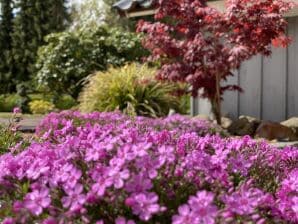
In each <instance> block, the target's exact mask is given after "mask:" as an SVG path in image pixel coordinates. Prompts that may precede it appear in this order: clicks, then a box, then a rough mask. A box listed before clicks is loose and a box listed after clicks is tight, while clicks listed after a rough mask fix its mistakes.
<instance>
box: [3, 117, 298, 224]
mask: <svg viewBox="0 0 298 224" xmlns="http://www.w3.org/2000/svg"><path fill="white" fill-rule="evenodd" d="M210 131H211V132H214V131H216V127H215V126H213V125H211V124H209V123H207V122H205V121H200V120H197V121H194V120H191V119H188V118H186V117H181V116H177V115H176V116H172V117H169V118H165V119H155V120H154V119H149V118H143V117H137V118H129V117H127V116H124V115H122V114H120V113H91V114H85V115H83V114H80V113H78V112H63V113H60V114H55V113H53V114H50V115H49V116H48V117H47V118H45V119H44V121H43V122H42V123H41V124H40V126H39V127H38V129H37V134H38V135H39V136H40V141H39V142H33V143H32V144H31V145H30V146H29V147H28V148H26V150H24V151H21V152H18V153H17V154H16V155H12V154H10V153H8V154H4V155H2V156H1V157H0V170H1V173H0V204H1V210H0V219H1V218H3V219H5V220H4V221H3V223H6V224H8V223H45V224H52V223H53V224H54V223H98V224H100V223H108V224H109V223H116V224H133V223H174V224H187V223H191V224H196V223H208V224H212V223H235V222H236V221H237V222H239V223H248V222H253V223H259V224H260V223H297V222H298V215H297V214H298V150H296V149H294V148H285V149H284V150H278V149H275V148H272V147H270V146H268V145H267V144H265V143H257V142H255V141H254V140H252V139H250V138H249V137H244V138H242V139H229V138H222V137H220V136H219V135H210V134H209V133H210ZM16 150H17V149H16Z"/></svg>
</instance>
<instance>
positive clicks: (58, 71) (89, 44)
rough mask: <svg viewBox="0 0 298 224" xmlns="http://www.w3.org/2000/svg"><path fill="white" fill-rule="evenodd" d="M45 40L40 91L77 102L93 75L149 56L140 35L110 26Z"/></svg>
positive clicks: (39, 63) (39, 69)
mask: <svg viewBox="0 0 298 224" xmlns="http://www.w3.org/2000/svg"><path fill="white" fill-rule="evenodd" d="M45 40H46V45H45V46H43V47H41V48H40V49H39V53H38V58H37V64H36V66H37V76H36V79H37V82H38V85H39V89H40V90H43V91H45V92H51V93H56V94H58V95H61V94H69V95H71V96H72V97H73V98H75V99H76V98H77V96H78V94H79V92H80V91H81V88H82V81H83V79H84V78H86V77H87V76H88V75H89V74H91V73H93V72H95V71H104V70H106V69H107V66H108V65H113V66H121V65H123V64H124V63H126V62H131V61H137V60H140V58H141V57H143V56H144V55H145V54H146V50H144V49H143V48H142V45H141V42H140V37H139V35H137V34H135V33H130V32H124V31H123V30H120V29H118V28H112V29H110V28H108V27H107V26H97V27H92V28H90V29H79V30H75V31H65V32H62V33H54V34H50V35H49V36H47V37H46V39H45Z"/></svg>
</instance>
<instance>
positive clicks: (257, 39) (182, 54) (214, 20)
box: [138, 0, 293, 123]
mask: <svg viewBox="0 0 298 224" xmlns="http://www.w3.org/2000/svg"><path fill="white" fill-rule="evenodd" d="M206 2H207V1H206V0H180V1H171V0H160V1H159V8H158V12H157V13H156V15H155V18H156V19H157V20H162V19H165V18H166V20H163V21H162V22H160V21H157V22H155V23H150V22H144V21H141V22H140V23H139V25H138V31H139V32H145V33H146V34H147V35H146V38H145V40H144V46H145V47H146V48H147V49H149V50H150V51H151V53H152V55H151V57H150V59H151V60H160V61H161V64H162V66H161V68H160V70H159V72H158V74H157V77H158V78H159V79H161V80H170V81H174V82H186V83H189V84H190V85H191V87H192V89H191V92H192V95H193V96H197V94H198V89H203V93H202V95H201V96H202V97H208V98H209V99H210V102H211V104H212V109H213V113H214V115H215V117H216V120H217V122H218V123H221V109H220V108H221V99H222V97H221V96H222V94H223V92H224V91H225V90H240V87H239V86H234V85H228V86H221V81H222V80H226V78H227V77H228V76H231V75H233V74H232V73H231V71H232V70H233V69H238V68H239V66H240V64H241V63H242V62H243V61H245V60H248V59H249V58H251V57H252V56H254V55H257V54H262V55H265V56H269V55H270V54H271V43H273V44H274V45H276V46H287V45H288V44H289V42H290V41H289V38H288V37H286V36H285V32H286V28H287V22H286V20H285V19H284V18H283V16H282V14H283V13H285V12H287V11H288V10H290V8H291V7H292V6H293V4H292V3H289V2H284V1H282V0H274V1H273V0H228V1H227V2H226V3H227V4H226V6H227V8H226V11H225V12H220V11H218V10H216V9H214V8H211V7H209V6H207V3H206ZM165 21H166V22H165Z"/></svg>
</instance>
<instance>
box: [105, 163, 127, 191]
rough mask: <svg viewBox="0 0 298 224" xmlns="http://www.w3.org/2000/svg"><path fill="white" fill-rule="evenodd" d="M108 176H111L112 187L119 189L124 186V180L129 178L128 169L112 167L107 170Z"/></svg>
mask: <svg viewBox="0 0 298 224" xmlns="http://www.w3.org/2000/svg"><path fill="white" fill-rule="evenodd" d="M109 176H110V177H111V178H112V180H113V183H114V187H115V188H116V189H120V188H122V187H123V186H124V181H125V180H127V179H128V178H129V170H128V169H125V170H122V171H121V170H120V169H119V168H118V167H116V168H112V169H111V170H110V171H109Z"/></svg>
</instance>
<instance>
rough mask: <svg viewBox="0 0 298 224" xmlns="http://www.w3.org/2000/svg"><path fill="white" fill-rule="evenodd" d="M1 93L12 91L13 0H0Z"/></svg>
mask: <svg viewBox="0 0 298 224" xmlns="http://www.w3.org/2000/svg"><path fill="white" fill-rule="evenodd" d="M0 8H1V11H0V83H1V84H0V93H5V92H10V91H11V85H10V84H9V79H11V78H12V77H11V72H10V67H11V66H10V65H11V49H12V40H11V33H12V31H13V1H12V0H0Z"/></svg>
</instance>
